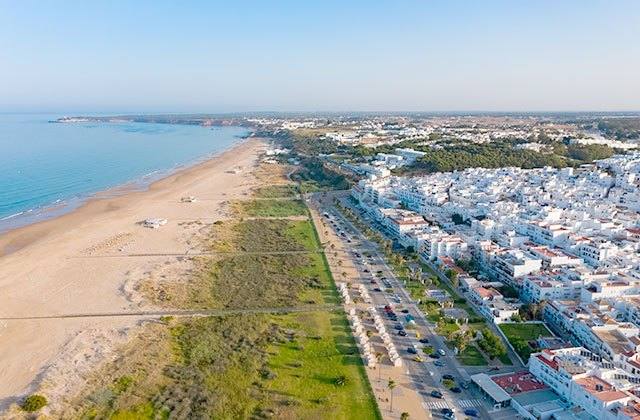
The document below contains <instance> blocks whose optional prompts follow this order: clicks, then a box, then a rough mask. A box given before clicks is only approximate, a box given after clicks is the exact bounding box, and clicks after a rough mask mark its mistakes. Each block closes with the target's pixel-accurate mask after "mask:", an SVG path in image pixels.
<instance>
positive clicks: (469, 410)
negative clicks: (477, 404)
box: [464, 408, 478, 417]
mask: <svg viewBox="0 0 640 420" xmlns="http://www.w3.org/2000/svg"><path fill="white" fill-rule="evenodd" d="M464 415H465V416H469V417H478V410H476V409H475V408H467V409H465V410H464Z"/></svg>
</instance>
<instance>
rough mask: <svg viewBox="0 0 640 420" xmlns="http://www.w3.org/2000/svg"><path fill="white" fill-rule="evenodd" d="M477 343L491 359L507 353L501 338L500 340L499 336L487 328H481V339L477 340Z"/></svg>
mask: <svg viewBox="0 0 640 420" xmlns="http://www.w3.org/2000/svg"><path fill="white" fill-rule="evenodd" d="M478 345H479V346H480V348H481V349H482V350H484V351H485V352H486V353H487V354H488V355H489V357H491V358H492V359H495V358H496V357H500V356H503V355H505V354H507V348H506V347H505V346H504V343H503V342H502V340H500V338H499V337H498V336H497V335H495V334H494V333H493V332H492V331H491V330H490V329H489V328H484V329H483V330H482V339H481V340H480V341H478Z"/></svg>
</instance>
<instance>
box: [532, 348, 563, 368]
mask: <svg viewBox="0 0 640 420" xmlns="http://www.w3.org/2000/svg"><path fill="white" fill-rule="evenodd" d="M549 353H551V352H549ZM536 357H537V358H538V359H539V360H540V361H541V362H542V363H544V364H545V365H547V366H549V367H550V368H551V369H553V370H558V362H556V361H555V360H553V359H551V360H550V359H547V358H546V357H544V356H542V355H540V354H539V355H537V356H536Z"/></svg>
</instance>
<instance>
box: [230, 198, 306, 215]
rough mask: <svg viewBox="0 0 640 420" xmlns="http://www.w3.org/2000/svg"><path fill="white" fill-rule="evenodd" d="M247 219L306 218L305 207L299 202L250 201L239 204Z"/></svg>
mask: <svg viewBox="0 0 640 420" xmlns="http://www.w3.org/2000/svg"><path fill="white" fill-rule="evenodd" d="M239 205H240V209H241V210H242V212H243V213H244V214H245V215H246V216H249V217H289V216H306V215H307V214H308V211H307V207H306V206H305V205H304V203H303V202H302V201H301V200H251V201H242V202H240V203H239Z"/></svg>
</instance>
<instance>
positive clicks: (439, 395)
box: [431, 389, 442, 398]
mask: <svg viewBox="0 0 640 420" xmlns="http://www.w3.org/2000/svg"><path fill="white" fill-rule="evenodd" d="M431 396H432V397H433V398H442V392H440V391H438V390H437V389H434V390H433V391H431Z"/></svg>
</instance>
